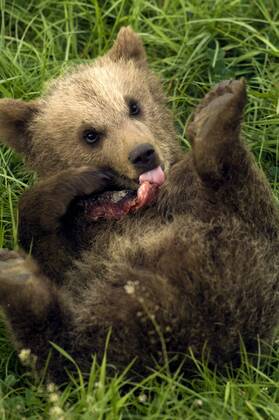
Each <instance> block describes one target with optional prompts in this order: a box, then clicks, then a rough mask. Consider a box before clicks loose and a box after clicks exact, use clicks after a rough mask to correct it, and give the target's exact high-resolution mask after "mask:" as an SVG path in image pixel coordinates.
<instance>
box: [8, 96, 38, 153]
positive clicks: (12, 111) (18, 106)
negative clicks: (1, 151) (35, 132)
mask: <svg viewBox="0 0 279 420" xmlns="http://www.w3.org/2000/svg"><path fill="white" fill-rule="evenodd" d="M38 109H39V105H38V103H37V102H36V101H31V102H25V101H21V100H18V99H0V141H1V142H2V141H3V143H5V144H7V146H9V147H12V148H13V149H14V150H15V151H17V152H19V153H23V154H27V153H28V151H29V149H30V143H31V138H30V134H29V133H28V126H29V124H30V122H31V120H32V118H33V116H34V114H35V113H36V112H38Z"/></svg>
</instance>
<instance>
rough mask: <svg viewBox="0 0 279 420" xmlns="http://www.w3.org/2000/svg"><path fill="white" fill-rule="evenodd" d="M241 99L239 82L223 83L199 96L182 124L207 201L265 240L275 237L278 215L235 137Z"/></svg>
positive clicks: (243, 95)
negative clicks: (189, 119)
mask: <svg viewBox="0 0 279 420" xmlns="http://www.w3.org/2000/svg"><path fill="white" fill-rule="evenodd" d="M245 102H246V89H245V82H244V80H226V81H223V82H221V83H219V84H218V85H216V86H215V87H214V88H213V89H212V90H211V91H210V92H209V93H208V94H207V95H206V96H205V97H204V99H203V100H202V101H201V103H200V105H199V106H198V107H197V110H196V112H195V113H194V115H193V118H192V122H191V123H190V125H189V128H188V134H189V138H190V140H191V143H192V148H193V159H194V165H195V169H196V171H197V173H198V176H199V178H200V179H201V181H202V183H203V185H204V187H205V194H206V195H207V196H208V197H209V198H210V200H212V199H214V200H217V202H218V203H221V204H222V205H223V204H224V205H225V206H226V208H227V209H229V211H232V212H233V214H238V215H239V216H240V217H241V218H242V220H244V221H245V222H247V223H249V224H251V223H252V224H253V226H254V228H255V229H256V230H257V231H258V232H261V233H264V234H265V236H267V237H268V238H270V239H273V238H278V236H279V213H278V208H277V206H276V204H275V202H274V199H273V196H272V192H271V189H270V187H269V185H268V182H267V180H266V179H265V177H264V175H263V174H262V173H261V171H260V170H259V169H258V168H257V165H256V163H255V161H254V158H253V156H252V154H251V153H250V152H249V151H248V150H247V148H246V146H245V145H244V143H243V141H242V140H241V137H240V128H241V119H242V114H243V109H244V105H245Z"/></svg>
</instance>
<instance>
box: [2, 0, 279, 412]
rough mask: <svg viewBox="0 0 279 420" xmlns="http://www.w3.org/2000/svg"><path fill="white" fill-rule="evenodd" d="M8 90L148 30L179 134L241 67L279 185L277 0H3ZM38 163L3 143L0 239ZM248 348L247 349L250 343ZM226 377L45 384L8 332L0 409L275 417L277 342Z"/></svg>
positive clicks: (248, 125) (254, 129)
mask: <svg viewBox="0 0 279 420" xmlns="http://www.w3.org/2000/svg"><path fill="white" fill-rule="evenodd" d="M0 12H1V14H0V22H1V23H0V97H15V98H24V99H32V98H34V97H36V96H38V95H39V94H40V93H41V92H42V89H43V85H44V83H45V82H46V81H47V80H48V79H50V78H52V77H53V76H57V75H58V74H60V73H61V72H62V71H64V70H65V68H67V67H68V66H69V65H72V64H77V63H81V62H88V61H89V60H91V59H93V58H94V57H96V56H98V55H99V54H102V53H104V52H105V51H106V50H107V49H108V48H109V46H111V44H112V41H113V39H114V38H115V36H116V34H117V31H118V29H119V28H120V27H121V26H122V25H128V24H130V25H132V26H133V28H134V29H135V30H137V31H138V32H140V33H141V35H142V37H143V40H144V42H145V45H146V47H147V52H148V57H149V59H150V64H151V66H152V68H153V69H154V71H156V72H157V73H158V74H159V75H160V77H161V79H162V81H163V83H164V87H165V91H166V93H167V94H168V97H169V104H170V107H171V108H172V110H173V112H174V115H175V118H176V124H177V129H178V135H179V139H180V141H181V142H182V143H183V144H184V145H185V147H188V143H187V139H186V138H185V129H184V127H185V123H186V121H187V119H188V118H189V115H190V112H191V110H192V108H193V107H194V106H195V105H196V104H197V102H198V99H199V98H200V97H202V96H203V94H204V93H205V92H207V90H208V89H209V87H210V86H212V84H214V83H216V82H218V81H219V80H222V79H225V78H232V77H236V78H238V77H241V76H244V77H245V78H246V79H247V81H248V86H249V89H248V94H249V104H248V106H247V108H246V116H245V123H244V127H243V131H244V135H245V137H246V139H247V142H248V144H249V146H250V148H251V150H252V151H253V153H254V154H255V157H256V159H257V162H258V164H259V165H260V166H261V167H262V168H263V170H264V171H265V173H266V175H267V177H268V179H269V181H270V185H271V187H272V189H273V191H274V194H275V196H276V197H277V198H278V196H279V194H278V193H279V165H278V159H279V82H278V81H279V1H278V0H254V1H248V0H223V1H221V0H215V1H213V0H208V1H206V2H202V1H200V0H192V1H187V0H149V1H148V0H133V1H132V0H83V1H82V0H80V1H75V0H72V1H70V0H67V1H66V0H60V1H58V0H56V1H51V0H33V1H32V0H31V1H28V0H14V1H12V0H0ZM32 181H33V174H30V173H28V172H27V171H26V169H25V168H24V166H23V164H22V162H21V159H20V158H19V157H18V156H15V154H14V153H12V152H11V151H10V150H8V149H7V148H4V147H2V148H1V149H0V197H1V202H0V247H3V246H5V247H9V248H15V247H16V246H17V210H16V209H17V201H18V197H19V196H20V194H21V193H22V192H23V190H24V189H25V188H26V187H27V185H28V184H30V183H32ZM244 356H245V353H244ZM244 356H243V365H242V367H241V369H240V370H239V371H238V372H237V373H236V374H234V375H227V376H222V375H221V374H220V373H218V374H216V373H214V372H212V371H210V370H209V369H208V368H207V367H206V364H200V365H199V366H198V367H199V369H198V373H197V375H196V376H195V378H194V379H192V380H191V381H190V380H187V378H182V377H181V375H180V373H179V371H178V372H177V373H174V374H173V375H170V374H168V373H167V370H162V371H158V372H153V373H151V374H150V376H149V377H147V378H144V379H143V380H142V382H141V383H139V384H132V383H129V384H128V382H127V381H128V377H129V376H128V375H122V376H118V377H113V378H107V377H106V362H105V359H104V363H103V365H102V366H101V367H97V366H96V365H95V364H93V365H92V372H91V375H90V380H89V382H88V383H87V382H86V383H83V382H82V381H81V380H79V381H78V382H71V383H70V384H69V386H67V387H66V388H64V389H63V390H60V391H59V393H58V392H57V390H54V391H53V390H47V389H46V388H45V387H44V386H42V384H40V383H38V381H36V380H35V379H32V378H31V377H30V376H29V374H28V372H26V371H25V370H24V369H23V368H22V367H20V366H19V363H18V361H17V359H16V357H15V355H14V353H13V350H12V347H11V346H10V344H9V343H8V340H7V338H6V336H5V332H4V329H2V330H1V334H0V418H3V419H19V418H20V419H21V418H23V417H25V418H30V419H31V418H32V419H37V418H49V417H51V418H57V419H62V418H65V419H80V418H82V419H103V418H106V419H118V418H124V419H126V418H127V419H128V418H133V419H137V418H148V419H174V418H175V419H186V418H187V419H250V418H251V419H278V418H279V349H278V345H277V347H276V345H275V346H274V349H273V353H272V356H269V357H266V358H265V357H263V356H261V357H260V356H259V358H258V364H256V365H255V366H252V365H251V364H250V363H249V362H248V361H247V360H246V358H245V357H244Z"/></svg>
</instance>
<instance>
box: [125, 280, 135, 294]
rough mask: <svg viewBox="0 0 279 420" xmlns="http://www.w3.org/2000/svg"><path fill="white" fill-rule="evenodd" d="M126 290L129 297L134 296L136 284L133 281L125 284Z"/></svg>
mask: <svg viewBox="0 0 279 420" xmlns="http://www.w3.org/2000/svg"><path fill="white" fill-rule="evenodd" d="M124 289H125V291H126V293H128V295H133V294H134V293H135V284H134V282H132V281H128V282H127V284H125V286H124Z"/></svg>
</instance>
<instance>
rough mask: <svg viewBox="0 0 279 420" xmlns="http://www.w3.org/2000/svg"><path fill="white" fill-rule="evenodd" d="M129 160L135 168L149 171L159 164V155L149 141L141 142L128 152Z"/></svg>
mask: <svg viewBox="0 0 279 420" xmlns="http://www.w3.org/2000/svg"><path fill="white" fill-rule="evenodd" d="M129 161H130V162H131V163H132V164H133V166H134V167H135V168H136V169H139V170H141V171H144V172H145V171H150V170H152V169H154V168H156V167H157V166H158V165H159V163H160V162H159V157H158V155H157V153H156V151H155V149H154V147H153V146H152V145H151V144H149V143H142V144H140V145H138V146H137V147H135V148H134V149H133V150H132V151H131V152H130V153H129Z"/></svg>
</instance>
